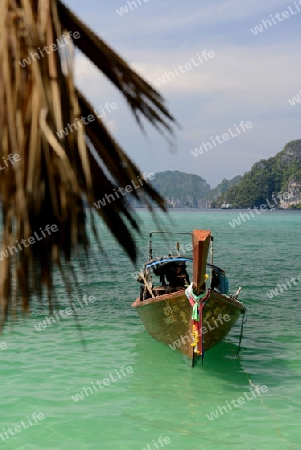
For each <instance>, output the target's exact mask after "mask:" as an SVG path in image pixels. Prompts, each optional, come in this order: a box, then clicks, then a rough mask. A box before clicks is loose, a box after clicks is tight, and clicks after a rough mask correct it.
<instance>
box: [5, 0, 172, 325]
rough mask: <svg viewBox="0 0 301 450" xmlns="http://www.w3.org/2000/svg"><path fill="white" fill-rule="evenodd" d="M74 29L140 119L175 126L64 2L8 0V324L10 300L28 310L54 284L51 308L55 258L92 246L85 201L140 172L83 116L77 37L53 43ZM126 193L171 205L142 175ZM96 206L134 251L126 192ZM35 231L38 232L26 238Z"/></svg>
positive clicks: (58, 261) (86, 106)
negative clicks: (32, 300)
mask: <svg viewBox="0 0 301 450" xmlns="http://www.w3.org/2000/svg"><path fill="white" fill-rule="evenodd" d="M69 31H71V32H78V33H79V35H80V38H79V39H77V40H74V44H75V45H76V46H77V47H78V48H79V49H80V50H81V51H82V52H83V53H85V54H86V56H87V57H88V58H89V59H90V60H91V61H92V62H93V63H94V64H95V65H96V66H97V67H98V68H99V69H100V70H101V71H102V72H103V73H104V74H105V75H106V76H107V77H108V79H109V80H110V81H111V82H113V83H114V84H115V86H116V87H117V88H118V89H119V90H120V91H121V93H122V94H123V95H124V97H125V98H126V100H127V102H128V103H129V105H130V108H131V109H132V111H133V113H134V115H135V117H136V119H137V120H138V122H139V123H140V125H141V122H140V116H144V117H145V118H146V119H148V121H150V122H151V123H152V124H153V125H154V126H155V127H157V128H159V129H160V130H161V131H162V130H166V131H167V132H170V131H171V124H172V122H173V118H172V117H171V116H170V114H169V112H168V111H167V109H166V108H165V106H164V105H163V101H162V98H161V96H160V95H159V94H158V93H157V92H156V91H155V90H154V89H153V88H152V87H151V86H150V85H149V84H148V83H146V82H145V81H144V80H143V79H142V78H141V77H140V76H139V75H138V74H136V73H135V72H134V71H133V70H132V69H131V68H130V67H129V66H128V65H127V63H126V62H125V61H124V60H123V59H122V58H120V57H119V56H118V55H117V54H116V53H115V52H114V51H113V50H112V49H111V48H110V47H108V46H107V45H106V44H105V42H103V41H102V40H101V39H99V38H98V37H97V36H96V35H95V34H94V33H93V32H92V31H91V30H90V29H89V28H88V27H86V26H85V25H84V24H83V23H82V22H81V21H80V19H79V18H78V17H76V16H75V15H74V14H73V13H72V12H71V11H70V10H69V9H68V8H67V7H66V6H65V5H64V4H63V3H61V2H60V1H59V0H1V3H0V61H1V67H0V102H1V104H0V161H1V163H2V164H1V167H3V166H4V165H5V167H4V168H3V169H1V168H0V196H1V202H2V203H1V209H2V217H3V235H2V248H1V251H2V252H3V253H0V304H1V307H2V316H1V320H2V324H3V323H4V321H5V319H6V318H7V315H8V312H9V309H10V306H11V305H16V308H19V306H20V305H21V308H22V310H23V311H24V312H26V311H27V310H28V307H29V300H30V298H31V297H32V296H33V295H36V296H37V297H38V298H41V297H42V293H43V292H47V294H48V298H49V299H50V307H51V295H50V294H51V291H52V289H53V273H54V269H55V267H58V268H59V269H60V270H61V271H62V272H63V266H64V264H63V263H64V262H67V266H68V264H70V261H71V257H72V254H73V253H74V251H76V250H78V249H81V248H82V249H85V250H87V249H88V246H89V239H88V236H87V230H86V225H87V214H88V213H89V210H87V209H86V208H85V206H84V202H88V204H89V206H90V207H92V208H93V209H95V208H94V206H93V203H94V202H97V201H98V200H99V199H102V198H103V197H104V195H105V194H110V193H112V192H113V190H114V189H117V188H118V187H124V186H126V185H129V184H131V181H132V180H137V177H139V176H140V177H142V174H141V173H140V171H139V170H138V168H137V167H136V165H135V164H134V163H133V162H132V161H131V160H130V159H129V158H128V157H127V156H126V154H125V153H124V151H123V150H122V149H121V148H120V146H119V145H118V144H117V142H116V141H115V140H114V139H113V137H112V136H111V135H110V133H109V132H108V130H107V129H106V127H105V126H104V124H103V123H102V122H101V120H100V119H98V118H95V120H94V121H93V122H91V123H89V124H88V125H83V124H82V123H80V122H79V119H80V118H81V117H82V116H84V117H87V116H88V115H89V114H93V108H92V106H91V105H90V103H89V102H88V100H87V99H86V98H85V97H84V95H83V94H82V93H81V92H80V91H79V90H78V89H77V88H76V87H75V85H74V74H73V54H74V51H73V46H72V44H71V42H70V39H69V44H68V45H67V44H65V45H64V49H63V50H62V49H61V48H59V51H50V50H51V49H54V47H53V44H55V45H57V46H59V45H58V44H59V43H62V42H65V43H66V42H67V41H68V39H67V35H68V32H69ZM63 36H65V37H63ZM63 39H64V41H63ZM51 46H52V47H51ZM45 49H47V50H45ZM25 58H26V59H27V63H25V62H24V60H25ZM22 61H23V63H22ZM23 66H24V67H23ZM68 124H70V125H71V124H77V127H76V129H75V130H74V131H73V132H72V133H71V132H70V133H69V134H68V135H64V136H63V138H59V137H58V134H57V132H58V131H59V130H62V129H64V128H65V127H66V126H67V125H68ZM74 128H75V127H74ZM91 148H93V151H91ZM93 152H94V153H95V152H96V153H97V155H98V157H99V158H100V160H101V161H102V164H99V163H98V162H97V161H96V159H95V158H94V156H93ZM9 155H12V156H9ZM8 158H10V160H12V163H11V161H10V160H9V159H8ZM129 195H132V196H134V197H136V199H138V200H142V201H143V202H144V203H146V204H147V205H148V206H149V207H150V208H151V204H152V203H153V202H154V203H155V204H157V205H159V206H160V207H161V208H162V209H164V202H163V199H162V198H161V197H160V196H159V195H158V194H157V193H156V191H154V189H153V188H152V187H151V186H150V185H149V184H147V183H145V182H144V185H143V187H142V188H141V189H137V190H133V191H132V193H131V194H129ZM97 211H98V213H99V214H100V216H101V217H102V219H103V220H104V222H105V223H106V225H107V226H108V228H109V229H110V230H111V231H112V233H113V234H114V236H115V237H116V239H117V240H118V241H119V242H120V244H121V245H122V246H123V247H124V249H125V250H126V252H127V253H128V255H129V256H130V257H131V258H132V259H134V258H135V255H136V249H135V243H134V240H133V236H132V233H131V228H133V229H134V230H138V229H139V226H138V223H137V221H136V220H135V217H134V215H133V213H131V212H130V211H129V209H128V205H127V203H126V200H125V198H124V197H121V196H120V198H119V199H117V200H116V201H112V202H111V203H108V204H107V205H106V206H105V207H104V208H101V209H98V210H97ZM92 219H93V217H92ZM47 224H48V225H52V226H54V225H56V226H57V228H58V231H51V233H49V231H48V233H47V232H46V231H45V227H46V226H47ZM92 225H93V222H92ZM54 229H55V228H53V230H54ZM93 230H95V228H93ZM35 233H36V235H38V236H39V237H40V238H41V239H40V240H37V239H35V243H33V244H31V245H29V244H30V242H29V241H28V239H29V237H34V236H36V235H35ZM43 233H44V235H45V236H43V235H42V234H43ZM95 233H96V232H95ZM41 236H42V237H41ZM22 240H23V241H22ZM24 242H25V243H26V244H27V245H25V244H24ZM31 242H33V241H31ZM70 273H71V270H70ZM62 275H63V278H64V279H66V277H64V275H65V274H64V273H62ZM13 291H16V299H15V301H14V302H13V301H12V300H13V299H12V294H13Z"/></svg>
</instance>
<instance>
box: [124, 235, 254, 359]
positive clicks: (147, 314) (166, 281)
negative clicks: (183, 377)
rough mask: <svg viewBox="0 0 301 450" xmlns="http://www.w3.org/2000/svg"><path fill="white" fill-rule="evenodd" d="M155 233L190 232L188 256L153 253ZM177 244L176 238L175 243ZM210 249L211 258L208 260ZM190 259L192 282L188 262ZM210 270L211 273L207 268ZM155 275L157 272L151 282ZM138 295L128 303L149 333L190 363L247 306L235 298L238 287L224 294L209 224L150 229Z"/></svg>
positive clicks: (222, 274)
mask: <svg viewBox="0 0 301 450" xmlns="http://www.w3.org/2000/svg"><path fill="white" fill-rule="evenodd" d="M154 233H161V234H162V233H168V234H190V235H192V251H193V254H192V258H189V257H186V256H185V255H181V253H179V252H177V254H174V255H172V254H169V255H168V256H165V257H157V258H153V254H152V253H153V252H152V235H153V234H154ZM177 249H179V243H177ZM209 250H210V262H207V258H208V253H209ZM189 263H191V264H192V265H193V271H192V282H190V279H189V274H188V272H187V270H186V264H189ZM207 271H208V272H209V275H208V274H207ZM153 275H155V276H156V277H158V278H159V280H158V283H157V285H155V284H154V283H153V278H154V277H153ZM137 281H139V282H140V284H141V285H140V296H139V298H137V300H136V301H135V302H134V303H133V304H132V307H133V308H135V309H136V310H137V312H138V314H139V317H140V319H141V321H142V323H143V324H144V326H145V328H146V330H147V331H148V333H149V334H150V335H151V336H153V337H154V338H155V339H157V340H158V341H161V342H163V343H165V344H167V345H169V347H170V348H172V349H173V350H178V351H179V352H181V353H182V354H183V355H185V356H186V357H188V360H189V362H190V363H191V365H192V366H194V365H195V364H196V362H197V361H198V359H199V358H200V357H201V358H202V362H203V359H204V354H205V352H206V351H207V350H209V349H210V348H212V347H214V346H215V345H216V344H218V343H219V342H220V341H221V340H222V339H223V338H224V337H225V336H226V335H227V334H228V333H229V331H230V330H231V328H232V327H233V325H234V324H235V322H236V321H237V319H238V318H239V316H240V315H241V314H242V315H243V320H242V325H241V335H240V341H239V348H240V343H241V338H242V329H243V323H244V315H245V312H246V309H245V307H244V306H243V304H242V303H241V302H239V301H238V300H237V297H238V295H239V293H240V290H241V288H239V289H238V290H237V292H236V293H235V294H234V295H228V279H227V277H226V275H225V271H224V270H223V269H221V268H219V267H217V266H216V265H214V264H213V236H212V235H211V232H210V231H209V230H194V231H193V232H192V233H169V232H162V231H153V232H152V233H150V235H149V260H148V261H147V262H146V263H145V264H144V266H143V269H142V270H141V271H140V273H139V276H138V277H137Z"/></svg>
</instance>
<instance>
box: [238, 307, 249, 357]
mask: <svg viewBox="0 0 301 450" xmlns="http://www.w3.org/2000/svg"><path fill="white" fill-rule="evenodd" d="M245 316H246V318H245ZM247 320H248V314H247V310H246V309H245V310H244V312H243V314H242V320H241V326H240V335H239V343H238V350H237V353H236V356H238V354H239V352H240V350H241V345H240V344H241V341H242V335H243V331H244V324H245V323H247Z"/></svg>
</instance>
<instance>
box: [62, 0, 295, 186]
mask: <svg viewBox="0 0 301 450" xmlns="http://www.w3.org/2000/svg"><path fill="white" fill-rule="evenodd" d="M298 2H299V0H297V5H298ZM66 3H67V4H68V6H69V7H71V8H72V9H73V11H74V12H75V13H76V14H78V15H79V16H80V17H81V19H82V20H83V21H84V22H86V23H87V24H88V25H89V26H90V27H91V28H92V29H93V30H94V31H95V32H96V33H97V34H99V35H100V36H101V37H102V38H103V39H105V40H106V41H107V42H108V44H109V45H111V46H112V47H113V48H114V49H115V50H116V51H117V52H119V53H120V54H121V55H122V56H123V57H124V59H126V60H127V61H128V62H129V63H130V64H131V65H132V67H133V68H134V69H135V70H137V71H138V72H139V74H140V75H142V76H143V77H144V78H145V79H146V80H147V81H149V82H150V83H152V84H154V81H156V80H157V79H158V78H159V77H162V76H164V73H165V72H166V71H172V70H173V68H174V67H175V68H177V67H178V66H179V64H181V65H185V63H189V62H190V63H191V58H194V60H195V61H197V54H199V55H200V56H201V54H202V52H203V51H207V52H209V51H213V52H214V55H215V56H214V57H213V58H211V59H210V58H209V59H208V60H207V61H203V64H199V65H198V66H193V67H192V68H191V69H190V70H186V71H185V73H179V75H178V76H176V77H175V79H171V80H170V81H166V82H165V83H163V84H161V86H160V87H159V91H160V92H161V93H162V95H163V96H164V98H165V100H166V104H167V106H168V107H169V109H170V111H171V112H172V114H173V115H174V116H175V118H176V119H177V120H178V122H179V123H180V124H181V129H180V130H178V131H176V133H175V136H176V143H177V153H172V152H171V151H170V149H169V147H168V144H167V143H166V141H165V140H164V138H162V137H161V136H160V135H159V134H158V133H157V132H156V131H154V130H153V129H152V128H151V127H149V126H146V130H147V134H146V136H144V135H143V134H142V133H141V132H140V130H139V128H138V126H137V125H136V123H135V120H134V119H133V117H132V116H131V113H130V111H129V110H128V107H127V105H126V103H125V102H124V100H123V99H122V97H121V96H120V94H119V92H118V91H117V90H116V89H115V88H114V87H112V86H111V85H110V83H109V82H108V81H107V80H106V79H105V78H104V77H103V76H102V75H101V74H99V73H98V72H97V70H95V68H94V66H93V65H92V64H91V63H90V62H89V61H88V60H87V59H86V58H85V57H84V56H83V55H81V54H80V53H78V54H77V56H76V67H77V69H76V78H77V83H78V85H79V86H80V88H81V89H82V90H83V91H84V92H85V94H86V95H87V97H88V98H89V100H90V101H91V102H92V103H93V105H94V106H95V107H96V108H98V109H100V106H102V107H103V106H104V104H105V103H106V102H110V103H112V102H115V103H117V105H118V108H117V109H115V110H114V111H112V112H110V113H107V115H106V117H105V120H106V123H107V125H108V127H109V128H110V129H111V131H113V132H114V135H115V137H116V139H117V140H118V142H119V143H120V144H121V145H122V147H123V148H124V149H125V150H126V152H127V154H128V155H129V156H130V157H131V158H132V159H133V160H134V161H135V162H136V163H137V164H138V166H139V167H140V168H141V170H142V171H144V172H159V171H164V170H181V171H184V172H187V173H195V174H198V175H200V176H202V177H203V178H204V179H205V180H206V181H207V182H209V183H210V185H211V186H212V187H214V186H216V185H217V184H218V183H219V182H221V180H222V179H223V178H228V179H229V178H232V177H233V176H235V175H238V174H243V173H244V172H246V171H248V170H249V169H250V168H251V166H252V164H254V163H255V162H256V161H258V160H260V159H263V158H269V157H271V156H274V155H275V154H276V153H277V152H278V151H280V150H282V148H283V146H284V145H285V144H286V143H287V142H288V141H290V140H294V139H299V138H301V133H300V113H301V102H300V103H299V104H296V105H295V106H291V105H290V104H289V102H288V99H290V98H292V97H293V96H297V95H298V93H299V91H300V90H301V76H300V75H301V57H300V52H301V48H300V42H299V39H298V32H299V33H300V22H301V12H298V9H297V6H296V5H295V4H294V0H292V1H289V2H286V1H282V0H278V1H277V0H273V1H271V0H265V1H264V2H262V0H260V1H259V0H244V1H243V2H242V1H241V0H228V1H227V0H226V1H216V0H211V1H208V0H204V1H202V2H200V1H199V0H188V1H187V0H186V1H185V2H184V1H183V0H160V1H159V0H148V1H145V0H140V3H141V5H139V1H137V0H136V4H137V8H135V7H134V5H132V8H133V9H132V10H130V9H129V7H128V10H129V11H128V12H127V13H124V14H123V15H122V16H120V15H119V14H118V13H117V12H116V10H120V8H121V7H122V6H125V5H127V1H125V0H111V1H110V2H105V1H96V0H90V1H88V2H82V1H79V0H73V1H72V2H71V0H67V1H66ZM288 7H290V8H291V10H289V8H288ZM299 8H300V11H301V5H300V7H299ZM284 11H288V13H287V14H286V16H287V15H288V17H287V18H286V19H285V20H284V19H282V21H281V22H279V21H278V20H276V19H275V18H274V21H275V22H276V24H272V27H269V26H268V25H267V26H268V28H267V29H264V31H263V32H261V33H258V34H257V35H254V34H253V33H252V31H251V30H250V29H251V28H253V29H254V27H255V26H256V25H259V24H260V23H261V21H262V20H267V19H270V20H271V18H270V15H272V17H275V14H276V13H279V14H282V13H283V12H284ZM291 11H293V12H294V14H293V13H291ZM241 121H245V122H246V121H251V122H252V124H253V127H252V128H251V129H248V130H246V131H245V132H241V134H240V135H238V136H236V137H232V138H231V139H229V140H227V141H225V142H223V143H221V144H218V145H217V146H216V147H214V148H212V149H210V150H209V151H208V152H206V153H204V154H202V155H199V156H198V157H197V158H195V157H194V156H193V155H192V153H191V151H192V150H194V149H196V148H197V147H199V146H200V145H201V144H202V142H203V141H204V142H210V138H211V137H213V138H214V136H215V135H216V134H218V135H222V134H223V133H226V132H227V130H228V129H229V128H231V129H232V130H234V129H235V128H234V124H239V123H240V122H241Z"/></svg>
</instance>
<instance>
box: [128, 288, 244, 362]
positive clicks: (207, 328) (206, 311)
mask: <svg viewBox="0 0 301 450" xmlns="http://www.w3.org/2000/svg"><path fill="white" fill-rule="evenodd" d="M132 307H134V308H135V309H136V310H137V312H138V314H139V317H140V320H141V321H142V323H143V324H144V326H145V328H146V330H147V331H148V333H149V334H150V335H151V336H153V337H154V338H155V339H157V340H158V341H161V342H163V343H165V344H167V345H169V346H170V348H172V349H173V350H177V351H179V352H181V353H182V354H184V355H185V356H187V357H188V358H189V359H191V360H193V359H194V354H193V347H192V346H191V342H192V341H193V339H192V324H191V323H192V322H191V316H192V307H191V305H190V303H189V301H188V299H187V297H186V295H185V291H184V290H181V291H179V292H173V293H172V294H164V295H160V296H158V297H155V298H150V299H147V300H144V301H143V302H141V301H140V299H139V298H138V299H137V300H136V301H135V302H134V303H133V304H132ZM244 311H245V308H244V306H243V305H242V304H241V303H240V302H239V301H238V300H236V299H235V298H233V297H228V296H226V295H223V294H219V293H217V292H212V291H211V292H210V296H209V298H208V300H207V302H206V304H205V306H204V308H203V323H202V330H203V344H204V350H205V351H206V350H209V349H210V348H211V347H214V346H215V345H216V344H218V343H219V342H220V341H221V340H222V339H223V338H224V337H225V336H226V335H227V334H228V333H229V331H230V330H231V328H232V327H233V325H234V324H235V322H236V321H237V319H238V317H239V316H240V314H241V313H242V312H244Z"/></svg>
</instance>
